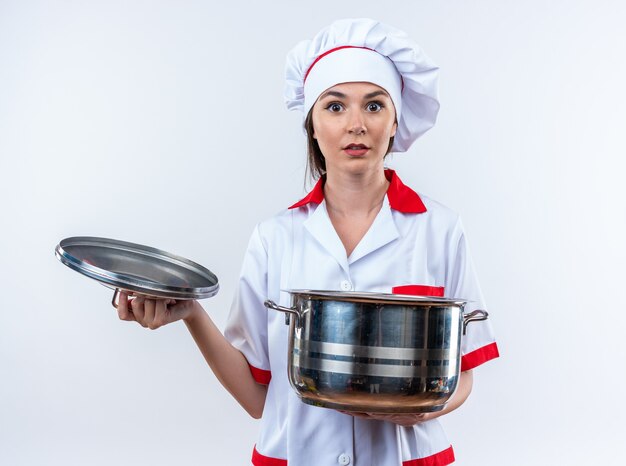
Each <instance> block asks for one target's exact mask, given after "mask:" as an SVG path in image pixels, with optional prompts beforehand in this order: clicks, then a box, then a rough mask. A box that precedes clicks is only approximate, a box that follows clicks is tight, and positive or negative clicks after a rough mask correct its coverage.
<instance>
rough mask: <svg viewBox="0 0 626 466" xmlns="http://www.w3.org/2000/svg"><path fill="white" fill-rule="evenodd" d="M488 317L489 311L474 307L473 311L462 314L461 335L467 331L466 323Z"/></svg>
mask: <svg viewBox="0 0 626 466" xmlns="http://www.w3.org/2000/svg"><path fill="white" fill-rule="evenodd" d="M488 318H489V313H488V312H487V311H481V310H480V309H476V310H475V311H472V312H468V313H467V314H463V335H465V333H466V332H467V324H469V323H470V322H478V321H481V320H487V319H488Z"/></svg>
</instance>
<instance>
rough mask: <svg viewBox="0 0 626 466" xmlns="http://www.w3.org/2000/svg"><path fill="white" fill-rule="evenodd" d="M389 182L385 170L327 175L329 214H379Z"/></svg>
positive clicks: (326, 188)
mask: <svg viewBox="0 0 626 466" xmlns="http://www.w3.org/2000/svg"><path fill="white" fill-rule="evenodd" d="M388 187H389V181H387V178H385V173H384V170H383V168H382V167H381V168H380V170H376V171H373V172H368V173H359V174H353V173H345V172H343V173H333V172H329V173H327V174H326V183H325V184H324V199H325V200H326V206H327V208H328V210H329V212H333V213H335V214H338V215H342V216H366V215H368V214H372V213H378V211H379V210H380V207H381V206H382V203H383V200H384V198H385V194H386V193H387V188H388Z"/></svg>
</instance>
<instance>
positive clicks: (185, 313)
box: [117, 291, 201, 330]
mask: <svg viewBox="0 0 626 466" xmlns="http://www.w3.org/2000/svg"><path fill="white" fill-rule="evenodd" d="M197 312H201V308H200V304H199V303H198V301H196V300H179V301H176V300H175V299H152V298H146V297H145V296H141V295H139V296H137V297H135V298H132V299H128V293H125V292H123V291H120V293H119V302H118V304H117V314H118V316H119V318H120V319H121V320H126V321H130V322H132V321H135V322H137V323H139V324H140V325H141V326H142V327H145V328H149V329H151V330H156V329H157V328H159V327H162V326H163V325H167V324H170V323H172V322H176V321H177V320H182V319H187V318H189V317H190V316H191V315H192V314H194V313H197Z"/></svg>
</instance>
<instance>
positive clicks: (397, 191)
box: [289, 169, 426, 214]
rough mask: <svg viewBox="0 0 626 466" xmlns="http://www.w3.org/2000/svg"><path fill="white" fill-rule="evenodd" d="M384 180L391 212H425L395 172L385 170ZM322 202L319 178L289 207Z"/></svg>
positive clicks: (322, 186)
mask: <svg viewBox="0 0 626 466" xmlns="http://www.w3.org/2000/svg"><path fill="white" fill-rule="evenodd" d="M385 178H387V180H388V181H389V188H388V189H387V199H389V206H390V207H391V208H392V209H393V210H397V211H398V212H402V213H405V214H422V213H424V212H426V206H425V205H424V203H423V202H422V200H421V199H420V197H419V196H418V194H417V193H416V192H415V191H413V190H412V189H411V188H409V187H408V186H406V185H404V183H402V181H401V180H400V177H399V176H398V175H396V172H395V171H393V170H390V169H386V170H385ZM323 200H324V178H320V179H319V180H318V181H317V184H316V185H315V187H314V188H313V190H312V191H311V192H310V193H309V194H307V195H306V197H305V198H304V199H302V200H300V201H298V202H296V203H295V204H294V205H292V206H291V207H289V208H290V209H295V208H296V207H302V206H305V205H307V204H309V203H311V202H312V203H314V204H320V203H321V202H322V201H323Z"/></svg>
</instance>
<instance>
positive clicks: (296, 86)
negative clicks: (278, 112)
mask: <svg viewBox="0 0 626 466" xmlns="http://www.w3.org/2000/svg"><path fill="white" fill-rule="evenodd" d="M438 69H439V68H438V67H437V66H436V65H435V64H434V63H433V62H432V61H431V60H430V59H429V58H428V57H427V56H426V55H425V54H424V52H422V50H421V49H420V48H419V46H418V45H417V44H416V43H415V42H413V41H412V40H411V39H410V38H409V37H408V36H407V35H406V34H405V33H404V32H402V31H400V30H399V29H395V28H392V27H391V26H387V25H386V24H383V23H380V22H378V21H374V20H372V19H367V18H361V19H342V20H339V21H335V22H334V23H332V24H331V25H330V26H328V27H326V28H324V29H322V30H321V31H320V32H319V33H317V35H316V36H315V37H314V38H313V39H312V40H304V41H302V42H300V43H298V44H297V45H296V46H295V47H294V48H293V49H292V50H291V51H290V52H289V53H288V54H287V64H286V67H285V79H286V82H285V102H286V104H287V108H289V109H290V110H301V111H302V113H303V118H306V116H307V114H308V113H309V110H310V109H311V107H312V106H313V104H315V102H316V101H317V98H318V97H319V96H320V95H321V94H322V92H324V91H325V90H326V89H328V88H330V87H332V86H334V85H336V84H340V83H344V82H371V83H373V84H376V85H378V86H380V87H382V88H383V89H385V90H386V91H387V93H388V94H389V96H390V97H391V100H392V101H393V103H394V106H395V108H396V116H397V119H398V129H397V131H396V135H395V138H394V143H393V147H392V149H391V150H392V151H394V152H405V151H406V150H408V148H409V147H410V146H411V144H413V142H414V141H415V140H416V139H417V138H418V137H420V136H421V135H422V134H424V133H425V132H426V131H428V130H429V129H430V128H432V127H433V125H434V124H435V121H436V119H437V112H438V111H439V101H438V99H437V75H438Z"/></svg>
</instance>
